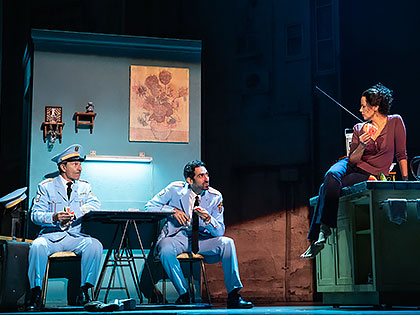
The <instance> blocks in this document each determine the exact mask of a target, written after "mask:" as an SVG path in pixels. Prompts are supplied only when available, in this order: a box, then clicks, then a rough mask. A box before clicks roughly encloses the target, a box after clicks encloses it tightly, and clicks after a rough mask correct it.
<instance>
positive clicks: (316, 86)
mask: <svg viewBox="0 0 420 315" xmlns="http://www.w3.org/2000/svg"><path fill="white" fill-rule="evenodd" d="M315 88H316V89H317V90H318V91H320V92H321V93H322V94H324V95H325V96H326V97H328V98H329V99H330V100H332V101H333V102H334V103H336V104H337V105H338V106H340V107H341V108H342V109H344V110H345V111H346V112H347V113H349V114H350V115H352V116H353V117H354V118H356V119H357V120H358V121H360V122H363V120H361V119H360V118H359V117H357V116H356V115H355V114H353V113H352V112H351V111H349V110H348V109H347V108H345V107H344V106H343V105H341V104H340V103H339V102H337V101H336V100H335V99H333V98H332V97H331V96H329V95H328V94H327V93H325V92H324V91H323V90H321V89H320V88H319V87H318V85H315Z"/></svg>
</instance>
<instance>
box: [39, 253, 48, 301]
mask: <svg viewBox="0 0 420 315" xmlns="http://www.w3.org/2000/svg"><path fill="white" fill-rule="evenodd" d="M49 271H50V260H49V259H48V261H47V267H46V268H45V274H44V278H43V279H42V290H41V308H44V307H45V301H46V299H47V287H48V273H49Z"/></svg>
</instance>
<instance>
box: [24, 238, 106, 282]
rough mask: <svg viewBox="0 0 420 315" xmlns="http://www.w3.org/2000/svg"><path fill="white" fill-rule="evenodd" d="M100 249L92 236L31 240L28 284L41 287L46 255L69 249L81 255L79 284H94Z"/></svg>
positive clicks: (96, 276)
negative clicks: (54, 240) (57, 239)
mask: <svg viewBox="0 0 420 315" xmlns="http://www.w3.org/2000/svg"><path fill="white" fill-rule="evenodd" d="M102 250H103V248H102V244H101V243H100V242H99V241H98V240H97V239H95V238H92V237H85V236H78V237H74V236H71V235H67V236H65V237H64V238H63V239H61V240H59V241H57V242H52V241H50V240H49V239H48V238H46V237H43V236H40V237H38V238H37V239H35V240H34V241H33V243H32V245H31V248H30V250H29V267H28V278H29V284H30V286H31V288H34V287H36V286H39V287H41V286H42V280H43V278H44V275H45V269H46V267H47V261H48V256H50V255H51V254H54V253H56V252H61V251H69V252H74V253H75V254H77V255H81V256H82V259H81V286H83V285H85V284H86V283H90V284H92V285H95V283H96V280H97V278H98V275H99V268H100V263H101V258H102Z"/></svg>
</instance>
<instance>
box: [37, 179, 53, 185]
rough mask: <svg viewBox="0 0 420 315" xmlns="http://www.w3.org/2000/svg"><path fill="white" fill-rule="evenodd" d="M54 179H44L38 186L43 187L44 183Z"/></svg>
mask: <svg viewBox="0 0 420 315" xmlns="http://www.w3.org/2000/svg"><path fill="white" fill-rule="evenodd" d="M53 179H54V178H47V179H44V180H43V181H42V182H40V183H39V184H40V185H44V184H46V183H48V182H50V181H52V180H53Z"/></svg>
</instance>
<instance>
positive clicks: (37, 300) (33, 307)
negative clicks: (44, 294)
mask: <svg viewBox="0 0 420 315" xmlns="http://www.w3.org/2000/svg"><path fill="white" fill-rule="evenodd" d="M26 310H27V311H31V312H37V311H40V310H41V288H40V287H35V288H33V289H31V300H30V301H29V304H28V307H27V308H26Z"/></svg>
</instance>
